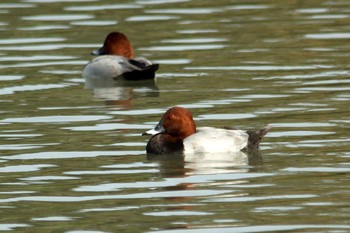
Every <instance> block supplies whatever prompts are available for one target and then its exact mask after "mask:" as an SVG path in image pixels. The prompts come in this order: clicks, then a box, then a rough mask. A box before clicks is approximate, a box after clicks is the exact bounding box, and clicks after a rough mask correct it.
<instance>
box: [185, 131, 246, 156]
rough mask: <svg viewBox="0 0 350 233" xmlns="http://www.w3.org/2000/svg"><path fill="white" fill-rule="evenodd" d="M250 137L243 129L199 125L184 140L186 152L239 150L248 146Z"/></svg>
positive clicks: (228, 151) (229, 151)
mask: <svg viewBox="0 0 350 233" xmlns="http://www.w3.org/2000/svg"><path fill="white" fill-rule="evenodd" d="M248 137H249V135H248V134H247V132H246V131H243V130H230V129H220V128H214V127H198V128H197V132H196V133H195V134H192V135H191V136H189V137H187V138H185V139H184V140H183V144H184V154H185V155H187V154H198V153H231V152H238V151H241V150H242V149H244V148H246V147H247V145H248Z"/></svg>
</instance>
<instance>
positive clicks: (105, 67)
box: [82, 32, 159, 81]
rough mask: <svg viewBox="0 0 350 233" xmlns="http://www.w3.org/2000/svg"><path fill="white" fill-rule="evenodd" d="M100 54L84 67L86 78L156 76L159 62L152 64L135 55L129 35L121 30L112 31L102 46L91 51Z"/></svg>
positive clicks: (118, 78) (142, 78)
mask: <svg viewBox="0 0 350 233" xmlns="http://www.w3.org/2000/svg"><path fill="white" fill-rule="evenodd" d="M91 54H92V55H98V57H96V58H94V59H93V60H92V61H90V62H89V63H88V64H87V65H86V66H85V68H84V70H83V72H82V76H83V77H84V78H85V79H86V80H96V79H101V78H102V79H103V78H104V79H114V80H130V81H138V80H149V79H154V78H155V72H156V71H157V70H158V68H159V64H152V62H150V61H149V60H147V59H146V58H143V57H134V50H133V48H132V46H131V43H130V41H129V39H128V37H127V36H126V35H125V34H123V33H121V32H111V33H109V34H108V35H107V37H106V38H105V41H104V44H103V46H102V47H101V48H99V49H97V50H94V51H92V52H91Z"/></svg>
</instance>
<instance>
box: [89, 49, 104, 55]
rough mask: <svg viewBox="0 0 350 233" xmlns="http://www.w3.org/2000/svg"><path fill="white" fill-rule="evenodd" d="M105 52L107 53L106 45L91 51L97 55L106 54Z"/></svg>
mask: <svg viewBox="0 0 350 233" xmlns="http://www.w3.org/2000/svg"><path fill="white" fill-rule="evenodd" d="M104 54H106V52H105V49H104V47H101V48H99V49H97V50H94V51H92V52H91V55H96V56H98V55H104Z"/></svg>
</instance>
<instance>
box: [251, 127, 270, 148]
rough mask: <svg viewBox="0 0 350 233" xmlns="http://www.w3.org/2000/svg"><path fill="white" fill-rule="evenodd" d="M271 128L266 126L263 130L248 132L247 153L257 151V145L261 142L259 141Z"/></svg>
mask: <svg viewBox="0 0 350 233" xmlns="http://www.w3.org/2000/svg"><path fill="white" fill-rule="evenodd" d="M271 128H272V126H270V125H267V126H265V127H264V128H262V129H260V130H256V131H254V130H248V131H247V134H248V135H249V136H248V145H247V148H246V149H247V150H248V151H254V150H257V149H259V144H260V142H261V139H262V138H263V137H264V136H265V135H266V134H267V132H269V130H270V129H271Z"/></svg>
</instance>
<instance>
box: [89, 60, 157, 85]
mask: <svg viewBox="0 0 350 233" xmlns="http://www.w3.org/2000/svg"><path fill="white" fill-rule="evenodd" d="M151 64H152V63H151V62H150V61H148V60H147V59H145V58H142V57H140V58H135V59H129V58H126V57H123V56H118V55H103V56H99V57H96V58H94V59H93V60H92V61H90V62H89V63H88V64H87V65H86V66H85V68H84V70H83V73H82V75H83V77H84V78H85V79H86V80H89V79H101V78H108V79H111V80H112V79H113V78H117V77H118V76H120V75H122V74H124V73H128V72H132V71H135V70H136V71H141V70H142V68H144V67H147V66H149V65H151Z"/></svg>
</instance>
